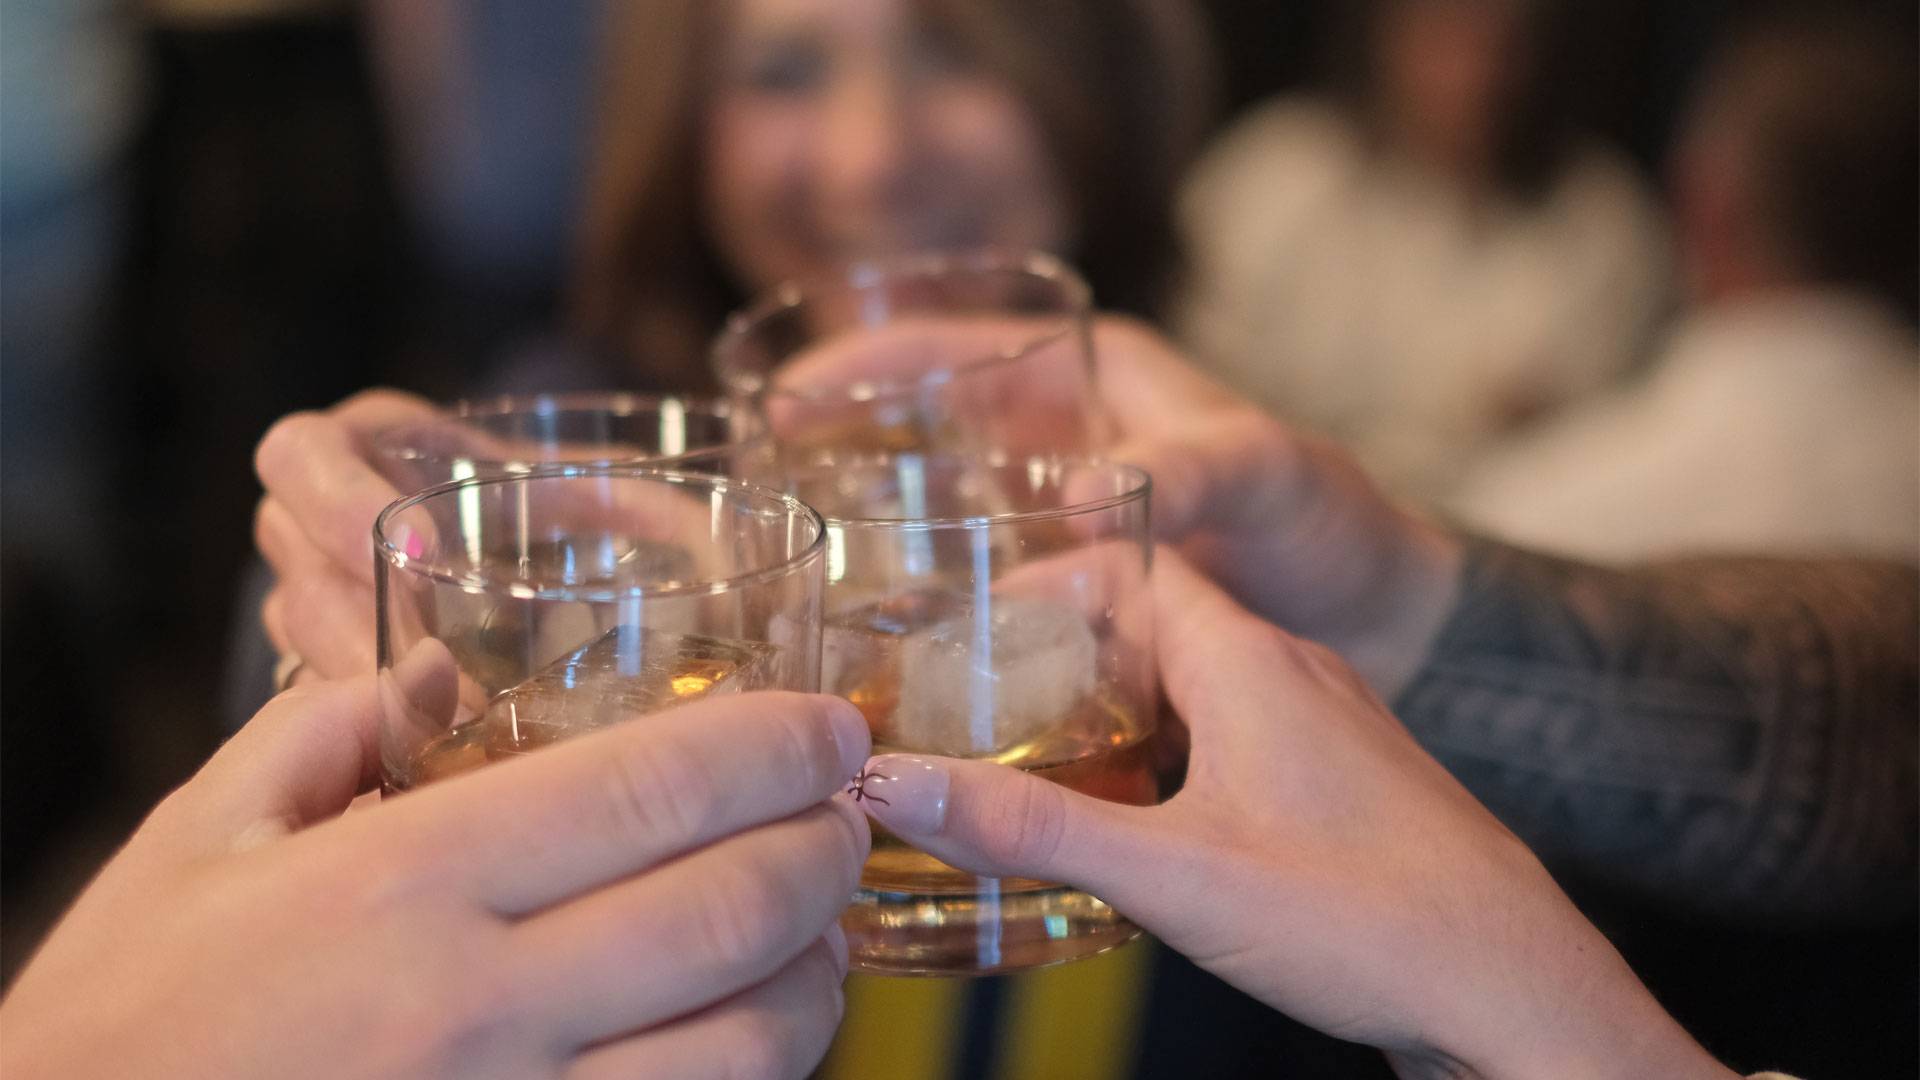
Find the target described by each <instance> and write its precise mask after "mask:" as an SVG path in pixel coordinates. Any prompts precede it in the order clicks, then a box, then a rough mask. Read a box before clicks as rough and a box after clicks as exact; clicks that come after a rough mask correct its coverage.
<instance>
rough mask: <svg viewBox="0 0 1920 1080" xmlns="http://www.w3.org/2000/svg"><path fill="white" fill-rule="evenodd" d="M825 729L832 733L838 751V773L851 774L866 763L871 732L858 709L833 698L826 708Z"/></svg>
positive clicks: (871, 739) (869, 750)
mask: <svg viewBox="0 0 1920 1080" xmlns="http://www.w3.org/2000/svg"><path fill="white" fill-rule="evenodd" d="M827 730H828V731H829V732H831V733H832V734H833V746H834V749H835V750H837V751H839V753H840V775H841V776H852V775H853V774H854V773H857V772H859V771H860V766H862V765H864V764H866V761H867V755H868V754H870V753H872V752H873V732H872V731H870V730H868V728H867V718H866V717H865V716H862V715H861V713H860V710H859V709H856V708H854V707H853V706H852V705H849V704H848V703H847V702H845V701H843V700H841V699H839V698H835V699H834V700H833V702H832V703H831V705H830V706H829V707H828V710H827Z"/></svg>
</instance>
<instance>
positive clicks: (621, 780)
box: [604, 739, 720, 848]
mask: <svg viewBox="0 0 1920 1080" xmlns="http://www.w3.org/2000/svg"><path fill="white" fill-rule="evenodd" d="M606 760H607V764H606V766H605V767H604V768H605V773H606V780H605V783H604V790H605V792H606V799H605V802H606V804H607V806H608V809H609V812H610V813H611V815H612V826H613V830H614V836H615V837H616V838H617V839H620V840H622V841H626V842H631V843H634V844H636V845H638V846H642V847H646V848H658V847H660V846H661V845H663V844H664V845H668V846H675V847H677V846H679V845H682V844H686V843H689V842H691V841H692V840H693V839H694V838H695V837H697V836H699V835H700V833H701V831H702V830H703V828H704V827H705V826H706V825H707V823H708V822H710V821H712V820H713V818H714V817H715V815H716V813H717V812H718V809H719V805H720V792H719V790H718V784H717V783H716V782H715V779H714V776H713V773H712V771H711V770H710V769H709V768H707V766H706V764H705V763H704V762H703V761H701V760H700V759H699V757H698V756H697V755H694V754H688V753H685V752H683V751H680V750H678V749H677V748H675V746H674V745H673V744H672V743H671V742H669V741H667V740H658V739H656V740H653V741H640V740H635V739H628V740H626V745H625V746H623V747H621V748H620V749H619V750H618V751H617V752H615V753H613V754H611V755H609V756H608V757H607V759H606Z"/></svg>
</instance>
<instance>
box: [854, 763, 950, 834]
mask: <svg viewBox="0 0 1920 1080" xmlns="http://www.w3.org/2000/svg"><path fill="white" fill-rule="evenodd" d="M948 783H949V778H948V776H947V767H946V765H945V764H943V763H942V762H941V761H940V760H939V759H938V758H923V757H914V756H912V755H910V754H882V755H880V756H879V757H876V758H873V759H871V760H869V761H868V762H867V767H866V771H865V775H864V776H863V777H862V778H861V780H860V784H859V793H858V795H857V796H856V798H857V799H858V800H859V802H860V804H861V805H862V806H864V807H866V811H867V813H868V814H869V815H870V816H871V817H872V818H873V819H874V820H875V821H878V822H879V823H880V824H882V825H885V826H886V827H887V828H889V829H892V830H893V831H894V832H898V833H908V834H912V835H917V836H927V835H931V834H933V833H937V832H939V831H940V826H941V825H942V824H944V823H945V822H946V820H947V786H948Z"/></svg>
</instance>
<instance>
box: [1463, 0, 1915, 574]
mask: <svg viewBox="0 0 1920 1080" xmlns="http://www.w3.org/2000/svg"><path fill="white" fill-rule="evenodd" d="M1914 57H1915V50H1914V43H1913V40H1912V38H1911V36H1909V35H1906V34H1902V33H1900V32H1899V29H1898V27H1888V26H1883V25H1881V24H1880V23H1879V22H1877V21H1875V20H1871V19H1867V18H1864V17H1862V16H1859V15H1857V14H1849V13H1847V11H1845V10H1844V9H1841V10H1836V9H1833V8H1828V7H1819V8H1812V9H1809V10H1803V11H1796V12H1786V13H1775V14H1773V15H1771V16H1769V17H1765V18H1763V19H1761V20H1759V21H1756V22H1754V23H1753V24H1752V25H1750V26H1748V27H1747V28H1745V30H1744V31H1743V32H1741V33H1739V34H1737V35H1736V36H1735V37H1734V38H1733V39H1732V40H1731V41H1730V42H1729V43H1728V44H1727V45H1726V46H1725V48H1724V49H1723V50H1722V51H1721V52H1720V54H1719V55H1718V57H1717V58H1716V59H1715V60H1714V62H1713V63H1712V64H1711V65H1710V66H1709V68H1708V71H1707V74H1706V76H1705V78H1704V79H1703V81H1702V83H1701V85H1700V89H1699V92H1698V94H1697V97H1696V100H1695V102H1694V104H1693V107H1692V109H1691V111H1690V114H1689V116H1688V119H1687V121H1686V123H1685V125H1684V128H1683V130H1682V132H1681V135H1680V138H1679V145H1678V147H1677V149H1676V152H1675V154H1674V166H1673V181H1672V183H1673V192H1674V204H1675V206H1676V208H1677V214H1678V218H1679V221H1678V225H1679V235H1680V242H1681V256H1682V262H1683V265H1684V267H1685V269H1686V272H1687V285H1688V288H1689V290H1690V292H1691V294H1692V299H1693V306H1692V308H1691V309H1690V310H1689V312H1688V314H1687V316H1686V318H1685V319H1684V320H1683V321H1682V322H1681V323H1680V325H1679V326H1678V327H1677V328H1676V329H1675V330H1674V332H1673V334H1672V335H1671V337H1670V338H1669V339H1668V341H1667V343H1666V347H1665V351H1664V353H1663V354H1662V356H1661V359H1660V361H1659V365H1658V367H1657V368H1656V369H1655V370H1654V371H1653V372H1652V373H1651V374H1650V377H1649V378H1647V379H1646V380H1645V382H1644V383H1643V384H1641V385H1637V386H1634V387H1632V388H1629V389H1625V390H1622V391H1621V392H1619V393H1617V394H1614V395H1612V396H1609V397H1607V398H1604V399H1601V400H1596V401H1593V402H1591V403H1589V404H1587V405H1585V406H1583V407H1582V408H1580V409H1579V410H1576V411H1574V412H1573V413H1570V414H1568V415H1567V416H1566V417H1564V418H1563V419H1561V420H1560V421H1558V422H1557V423H1555V424H1553V425H1551V426H1549V427H1548V428H1546V429H1545V430H1542V431H1539V432H1536V433H1532V434H1530V435H1529V436H1528V437H1526V438H1523V439H1518V440H1515V441H1514V442H1513V443H1511V444H1510V445H1508V446H1505V447H1503V448H1502V449H1501V451H1500V452H1499V453H1498V454H1496V455H1493V456H1491V457H1489V458H1488V459H1487V460H1486V461H1484V462H1483V463H1482V464H1481V466H1480V467H1479V469H1478V470H1477V471H1476V473H1475V474H1474V475H1473V476H1472V477H1470V478H1469V480H1468V481H1467V482H1466V483H1464V484H1463V485H1462V488H1461V490H1460V492H1459V493H1458V495H1457V497H1456V498H1455V499H1454V500H1453V501H1452V503H1451V508H1452V509H1453V510H1454V511H1455V512H1457V513H1458V514H1460V515H1461V516H1462V517H1464V518H1466V519H1468V520H1471V521H1475V522H1478V523H1480V524H1482V525H1483V526H1485V527H1487V528H1489V529H1491V530H1493V531H1496V532H1499V533H1501V534H1504V535H1506V536H1510V537H1512V538H1513V539H1515V540H1518V541H1522V542H1525V543H1529V544H1534V545H1538V546H1545V547H1551V548H1556V549H1559V550H1563V551H1569V552H1574V553H1578V554H1582V555H1586V556H1589V557H1592V558H1601V559H1626V558H1633V557H1636V556H1642V555H1658V554H1663V553H1666V552H1670V551H1674V550H1679V549H1683V548H1698V549H1704V548H1712V549H1715V550H1739V549H1745V550H1756V551H1819V550H1851V551H1861V552H1877V553H1882V554H1886V555H1891V556H1896V557H1900V558H1908V559H1911V558H1914V557H1915V556H1916V554H1920V344H1917V343H1916V340H1915V335H1914V314H1915V304H1916V302H1920V298H1917V297H1916V288H1917V286H1916V281H1915V262H1916V245H1920V230H1917V229H1916V226H1915V194H1914V193H1915V191H1917V190H1920V172H1917V171H1916V166H1915V161H1916V158H1917V157H1920V106H1916V102H1915V94H1914V86H1915V84H1916V82H1915V80H1916V74H1915V61H1914Z"/></svg>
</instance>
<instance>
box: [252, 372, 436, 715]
mask: <svg viewBox="0 0 1920 1080" xmlns="http://www.w3.org/2000/svg"><path fill="white" fill-rule="evenodd" d="M438 416H439V413H438V412H437V411H436V410H435V409H434V408H433V406H432V405H430V404H428V403H427V402H426V401H425V400H423V399H421V398H417V397H414V396H413V395H411V394H403V393H400V392H399V391H396V390H369V391H366V392H364V393H360V394H356V395H354V396H353V397H350V398H348V399H347V400H345V401H343V402H341V403H340V404H338V405H336V406H334V407H333V408H331V409H329V410H327V411H325V412H300V413H294V414H292V415H290V416H287V417H284V418H282V419H281V420H280V421H279V422H278V423H276V424H274V425H273V427H272V428H271V429H269V430H268V431H267V434H266V436H265V437H264V438H262V439H261V440H260V446H259V448H258V449H257V450H256V451H255V452H254V469H255V471H256V472H258V473H259V475H260V482H261V483H262V484H264V485H266V489H267V494H266V497H265V498H263V499H261V500H260V506H259V508H258V510H257V511H256V512H255V514H254V520H253V535H254V543H255V545H256V546H257V547H258V548H259V549H260V554H261V555H262V556H264V557H265V558H266V560H267V563H268V565H270V566H271V567H272V568H273V572H274V577H275V583H274V587H273V590H272V591H271V592H269V593H268V594H267V599H266V601H265V602H264V603H263V604H262V605H261V610H260V619H261V622H262V623H263V624H265V626H266V630H267V636H268V637H270V638H271V639H272V640H273V644H274V647H275V648H276V649H278V650H279V651H280V652H281V653H282V654H283V655H284V654H289V653H291V654H296V655H298V656H299V657H300V658H301V659H302V660H303V661H305V664H304V666H303V667H302V668H301V674H300V676H299V677H300V678H303V679H320V678H327V679H337V678H347V677H351V676H355V675H360V674H363V673H365V672H369V671H372V670H373V669H374V605H373V519H374V517H375V516H377V515H378V514H379V513H380V511H381V510H382V509H384V508H385V507H386V505H387V504H388V503H390V502H392V501H393V500H395V499H397V498H399V497H400V494H401V493H400V492H399V491H397V490H396V489H395V488H394V485H393V484H392V483H391V482H389V481H388V479H387V478H386V477H385V476H383V475H382V474H381V473H380V472H379V471H377V470H376V469H375V468H374V467H373V466H372V465H371V464H369V459H370V457H371V456H372V451H371V441H372V439H373V436H374V435H375V433H377V432H380V431H383V430H386V429H388V428H392V427H398V426H401V425H404V424H415V423H426V422H431V421H433V420H435V419H436V418H437V417H438Z"/></svg>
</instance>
